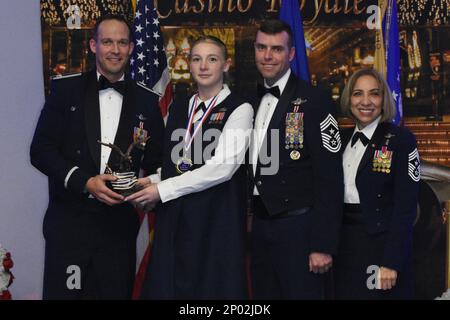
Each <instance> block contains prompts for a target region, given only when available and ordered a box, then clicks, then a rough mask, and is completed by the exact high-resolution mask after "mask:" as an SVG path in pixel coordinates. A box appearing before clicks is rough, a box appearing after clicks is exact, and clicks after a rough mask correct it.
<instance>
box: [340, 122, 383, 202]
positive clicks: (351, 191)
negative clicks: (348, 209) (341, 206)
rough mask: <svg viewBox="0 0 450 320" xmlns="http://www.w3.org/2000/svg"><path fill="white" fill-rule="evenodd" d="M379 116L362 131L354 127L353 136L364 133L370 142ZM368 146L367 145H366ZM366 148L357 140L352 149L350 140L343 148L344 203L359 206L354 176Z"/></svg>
mask: <svg viewBox="0 0 450 320" xmlns="http://www.w3.org/2000/svg"><path fill="white" fill-rule="evenodd" d="M380 119H381V116H379V117H378V118H377V119H375V121H373V122H372V123H371V124H369V125H368V126H366V127H364V128H363V129H362V130H359V129H358V126H356V127H355V130H354V131H353V134H352V137H353V135H354V134H355V133H356V132H358V131H360V132H362V133H364V135H365V136H366V137H367V138H368V139H369V140H370V139H372V136H373V134H374V132H375V129H376V128H377V126H378V123H379V122H380ZM367 146H368V145H367ZM367 146H365V145H364V144H363V143H362V142H361V140H359V139H358V140H357V141H356V142H355V144H354V145H353V147H352V139H350V141H349V142H348V144H347V147H346V148H345V151H344V154H343V157H342V166H343V168H344V184H345V194H344V203H357V204H359V203H360V201H359V193H358V188H357V187H356V174H357V172H358V166H359V163H360V162H361V159H362V157H363V155H364V152H366V149H367Z"/></svg>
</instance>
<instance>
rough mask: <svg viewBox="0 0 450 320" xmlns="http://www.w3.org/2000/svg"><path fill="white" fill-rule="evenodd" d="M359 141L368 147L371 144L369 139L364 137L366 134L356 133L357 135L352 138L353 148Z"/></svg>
mask: <svg viewBox="0 0 450 320" xmlns="http://www.w3.org/2000/svg"><path fill="white" fill-rule="evenodd" d="M358 139H359V140H361V143H362V144H363V145H364V146H367V145H368V144H369V138H367V137H366V136H365V135H364V133H362V132H360V131H358V132H356V133H355V134H354V135H353V137H352V145H351V146H352V147H353V146H354V144H355V143H356V141H358Z"/></svg>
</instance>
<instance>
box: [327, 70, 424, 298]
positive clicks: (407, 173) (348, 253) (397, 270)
mask: <svg viewBox="0 0 450 320" xmlns="http://www.w3.org/2000/svg"><path fill="white" fill-rule="evenodd" d="M341 107H342V110H343V112H344V113H345V114H346V115H348V116H349V117H351V118H353V119H354V120H355V122H356V127H355V128H354V129H353V128H352V129H347V130H344V131H343V142H344V145H345V146H346V148H345V150H344V154H343V169H344V182H345V196H344V202H345V204H344V219H343V226H342V231H341V237H340V244H339V249H338V255H337V258H336V260H335V269H334V272H335V274H334V275H335V287H336V298H337V299H411V298H413V274H412V235H413V222H414V219H415V216H416V207H417V197H418V187H419V180H420V162H419V161H420V160H419V154H418V152H417V146H416V140H415V137H414V136H413V134H411V133H410V132H409V131H408V130H407V129H406V128H402V127H398V126H396V125H394V124H393V123H392V120H393V119H394V117H395V112H396V108H395V103H394V100H393V97H392V94H391V91H390V89H389V87H388V85H387V83H386V81H385V80H384V79H383V78H382V76H381V75H380V74H379V73H378V72H377V71H375V70H372V69H361V70H359V71H357V72H355V73H354V74H353V75H352V76H351V77H350V79H349V82H348V83H347V85H346V87H345V89H344V92H343V94H342V98H341Z"/></svg>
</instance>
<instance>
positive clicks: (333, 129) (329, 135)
mask: <svg viewBox="0 0 450 320" xmlns="http://www.w3.org/2000/svg"><path fill="white" fill-rule="evenodd" d="M320 133H321V135H322V144H323V146H324V148H325V149H327V150H328V151H331V152H334V153H336V152H338V151H339V150H340V149H341V136H340V135H339V127H338V123H337V121H336V119H335V118H333V116H332V115H331V114H328V116H327V117H326V118H325V120H323V121H322V122H321V123H320Z"/></svg>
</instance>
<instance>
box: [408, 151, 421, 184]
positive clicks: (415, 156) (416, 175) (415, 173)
mask: <svg viewBox="0 0 450 320" xmlns="http://www.w3.org/2000/svg"><path fill="white" fill-rule="evenodd" d="M408 175H409V177H410V178H411V179H412V180H413V181H415V182H419V180H420V159H419V152H418V151H417V148H415V149H414V150H413V151H412V152H411V153H410V154H409V155H408Z"/></svg>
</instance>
